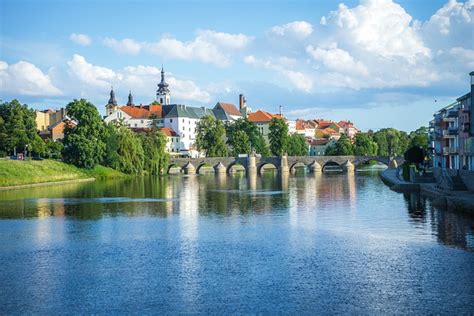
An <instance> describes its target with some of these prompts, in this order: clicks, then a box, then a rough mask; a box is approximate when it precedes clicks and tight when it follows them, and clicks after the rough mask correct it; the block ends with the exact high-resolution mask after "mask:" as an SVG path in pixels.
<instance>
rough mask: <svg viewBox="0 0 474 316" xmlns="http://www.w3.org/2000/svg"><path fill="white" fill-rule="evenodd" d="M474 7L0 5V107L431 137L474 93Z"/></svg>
mask: <svg viewBox="0 0 474 316" xmlns="http://www.w3.org/2000/svg"><path fill="white" fill-rule="evenodd" d="M473 11H474V0H466V1H456V0H448V1H446V0H444V1H440V0H403V1H402V0H399V1H392V0H360V1H358V0H357V1H356V0H349V1H344V2H340V1H334V0H331V1H323V0H321V1H309V0H294V1H275V0H273V1H270V0H261V1H257V0H253V1H250V0H243V1H228V0H227V1H226V0H220V1H218V0H212V1H211V0H207V1H182V0H177V1H147V0H138V1H131V0H128V1H124V0H115V1H112V0H111V1H105V0H103V1H93V0H85V1H77V0H71V1H65V0H64V1H59V0H56V1H50V0H41V1H40V0H37V1H33V0H28V1H26V0H0V39H1V41H0V99H1V100H3V101H9V100H12V99H18V100H20V102H22V103H26V104H28V105H30V106H32V107H33V108H36V109H46V108H60V107H63V106H65V105H67V103H69V102H70V101H71V100H73V99H75V98H86V99H88V100H89V101H91V102H92V103H94V104H95V105H96V106H97V108H98V109H99V111H100V112H101V113H102V114H104V113H105V104H106V103H107V101H108V98H109V92H110V88H111V86H113V87H114V91H115V93H116V96H117V100H118V102H119V103H120V104H125V103H126V102H127V96H128V93H129V91H132V94H133V96H134V101H135V103H143V104H149V103H150V102H152V101H153V100H154V98H155V94H156V88H157V87H156V85H157V83H158V82H159V80H160V70H161V67H162V66H163V67H164V70H165V73H166V80H167V82H168V83H169V84H170V89H171V102H172V103H180V104H187V105H193V106H207V107H213V106H214V105H215V103H216V102H218V101H223V102H230V103H234V104H238V95H239V94H240V93H242V94H244V95H245V97H246V100H247V104H248V105H249V106H250V107H251V108H252V109H253V110H257V109H263V110H266V111H269V112H273V113H277V112H278V110H279V106H280V105H281V106H282V109H283V114H284V115H285V116H286V117H288V118H290V119H296V118H304V119H316V118H326V119H333V120H342V119H346V120H351V121H352V122H354V123H355V124H356V126H358V127H359V128H360V129H362V130H368V129H374V130H376V129H379V128H383V127H394V128H397V129H401V130H405V131H411V130H414V129H416V128H418V127H419V126H423V125H424V126H426V125H428V122H429V121H430V120H431V119H432V116H433V113H434V112H435V111H436V110H437V109H439V108H441V107H443V106H446V105H448V104H449V103H451V102H453V101H455V99H456V98H457V97H459V96H461V95H463V94H465V93H467V92H469V91H470V86H469V75H468V74H469V72H471V71H472V70H474V47H473V46H474V44H473V43H474V35H473V32H474V31H473V30H474V15H473Z"/></svg>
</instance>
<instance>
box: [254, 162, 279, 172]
mask: <svg viewBox="0 0 474 316" xmlns="http://www.w3.org/2000/svg"><path fill="white" fill-rule="evenodd" d="M265 166H273V167H274V168H275V169H276V170H277V171H278V172H279V171H280V169H279V168H278V166H276V165H275V164H274V163H273V162H270V161H265V162H262V163H259V164H258V165H257V173H258V174H259V175H262V174H263V171H264V170H265Z"/></svg>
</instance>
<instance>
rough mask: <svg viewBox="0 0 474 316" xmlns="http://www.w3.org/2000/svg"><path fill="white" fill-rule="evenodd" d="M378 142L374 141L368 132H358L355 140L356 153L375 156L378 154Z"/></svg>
mask: <svg viewBox="0 0 474 316" xmlns="http://www.w3.org/2000/svg"><path fill="white" fill-rule="evenodd" d="M377 149H378V146H377V143H376V142H374V141H373V139H372V137H371V136H370V135H369V134H368V133H358V134H357V135H356V137H355V142H354V155H356V156H375V155H377Z"/></svg>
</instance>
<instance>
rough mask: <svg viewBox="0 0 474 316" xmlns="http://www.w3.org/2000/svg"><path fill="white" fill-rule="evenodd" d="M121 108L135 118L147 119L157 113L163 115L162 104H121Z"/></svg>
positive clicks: (158, 115) (159, 115)
mask: <svg viewBox="0 0 474 316" xmlns="http://www.w3.org/2000/svg"><path fill="white" fill-rule="evenodd" d="M120 110H122V111H124V112H125V113H127V114H128V115H130V116H131V117H132V118H135V119H147V118H149V117H150V116H151V115H155V116H156V117H158V118H160V117H162V107H161V105H144V106H140V105H139V106H133V105H132V106H129V105H125V106H121V107H120Z"/></svg>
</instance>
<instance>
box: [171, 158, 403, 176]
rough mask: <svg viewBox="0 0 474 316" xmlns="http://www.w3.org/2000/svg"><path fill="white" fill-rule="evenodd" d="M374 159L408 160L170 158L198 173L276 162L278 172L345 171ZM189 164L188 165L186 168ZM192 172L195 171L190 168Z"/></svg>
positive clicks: (254, 168)
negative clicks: (328, 168) (327, 168)
mask: <svg viewBox="0 0 474 316" xmlns="http://www.w3.org/2000/svg"><path fill="white" fill-rule="evenodd" d="M370 160H375V161H378V162H381V163H383V164H385V165H387V166H388V167H389V168H396V167H397V166H398V165H400V164H401V163H402V162H403V161H404V159H403V157H395V158H390V157H384V156H288V157H286V156H285V157H275V156H273V157H254V156H251V157H207V158H172V159H170V161H169V167H168V170H167V173H169V170H170V168H172V167H177V168H179V169H180V170H181V171H184V172H186V168H187V169H192V168H191V166H192V167H194V168H195V173H199V170H200V169H201V168H202V167H203V166H209V167H212V168H214V170H215V171H216V173H217V172H219V173H223V170H224V168H225V170H226V171H225V172H226V173H230V170H231V168H232V167H233V166H235V165H236V164H238V165H241V166H242V167H243V168H245V171H246V172H247V173H251V174H253V173H259V174H260V173H261V172H262V170H263V168H264V166H266V165H273V166H274V167H275V168H276V169H277V170H278V172H288V171H289V172H292V171H294V168H295V167H296V166H297V165H300V166H301V165H304V166H305V167H307V168H309V170H310V172H319V171H324V167H325V166H326V165H338V166H341V168H343V170H345V171H352V170H354V169H355V168H356V167H357V166H359V165H361V164H364V163H366V162H368V161H370ZM188 164H190V165H191V166H190V165H188ZM187 165H188V167H186V166H187ZM188 172H189V173H192V170H190V171H189V170H188Z"/></svg>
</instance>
